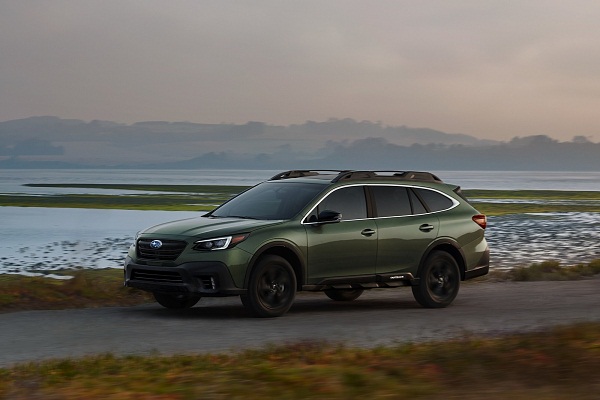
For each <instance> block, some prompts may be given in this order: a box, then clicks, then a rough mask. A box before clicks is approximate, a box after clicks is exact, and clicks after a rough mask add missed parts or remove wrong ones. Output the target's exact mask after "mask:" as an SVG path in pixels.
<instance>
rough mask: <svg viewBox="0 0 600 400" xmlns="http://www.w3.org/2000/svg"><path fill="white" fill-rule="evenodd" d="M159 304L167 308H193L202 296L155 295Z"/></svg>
mask: <svg viewBox="0 0 600 400" xmlns="http://www.w3.org/2000/svg"><path fill="white" fill-rule="evenodd" d="M153 294H154V298H155V299H156V301H157V303H158V304H160V305H161V306H163V307H165V308H171V309H184V308H191V307H193V306H194V305H195V304H196V303H197V302H198V301H199V300H200V296H197V295H194V296H190V295H185V294H170V293H153Z"/></svg>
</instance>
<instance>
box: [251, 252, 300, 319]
mask: <svg viewBox="0 0 600 400" xmlns="http://www.w3.org/2000/svg"><path fill="white" fill-rule="evenodd" d="M240 297H241V300H242V304H243V305H244V306H245V307H246V308H247V309H248V310H249V311H250V312H251V313H252V314H253V315H255V316H257V317H262V318H270V317H279V316H281V315H283V314H285V313H286V312H287V311H288V310H289V309H290V307H291V306H292V303H293V302H294V298H295V297H296V274H294V270H293V268H292V266H291V265H290V263H289V262H287V260H286V259H284V258H282V257H279V256H275V255H269V256H266V257H264V258H262V259H261V260H260V261H259V262H258V264H257V265H256V267H255V268H254V270H253V271H252V274H251V275H250V282H249V284H248V294H247V295H242V296H240Z"/></svg>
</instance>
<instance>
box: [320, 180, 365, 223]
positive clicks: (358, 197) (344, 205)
mask: <svg viewBox="0 0 600 400" xmlns="http://www.w3.org/2000/svg"><path fill="white" fill-rule="evenodd" d="M324 210H332V211H337V212H339V213H341V214H342V221H346V220H349V219H362V218H367V202H366V200H365V191H364V189H363V187H362V186H351V187H346V188H343V189H339V190H336V191H335V192H333V193H331V194H329V196H327V197H326V198H325V199H324V200H323V201H322V202H321V203H319V206H318V207H317V213H319V212H321V211H324Z"/></svg>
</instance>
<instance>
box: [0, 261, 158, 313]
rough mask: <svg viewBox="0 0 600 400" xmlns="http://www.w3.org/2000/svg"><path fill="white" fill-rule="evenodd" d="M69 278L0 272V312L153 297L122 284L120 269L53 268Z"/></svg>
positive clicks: (137, 301) (105, 304)
mask: <svg viewBox="0 0 600 400" xmlns="http://www.w3.org/2000/svg"><path fill="white" fill-rule="evenodd" d="M55 274H62V275H66V276H72V278H71V279H67V280H62V279H48V278H43V277H29V276H22V275H0V312H10V311H23V310H50V309H64V308H85V307H87V308H89V307H108V306H129V305H135V304H140V303H145V302H149V301H153V299H152V296H151V295H149V294H148V293H146V292H142V291H138V290H135V289H130V288H124V287H123V271H122V270H120V269H102V270H94V269H82V270H77V271H63V272H62V273H61V272H55Z"/></svg>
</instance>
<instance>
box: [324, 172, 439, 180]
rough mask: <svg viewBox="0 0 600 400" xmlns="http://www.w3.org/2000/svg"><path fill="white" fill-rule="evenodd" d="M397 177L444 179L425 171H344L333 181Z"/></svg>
mask: <svg viewBox="0 0 600 400" xmlns="http://www.w3.org/2000/svg"><path fill="white" fill-rule="evenodd" d="M369 178H374V179H397V180H407V181H425V182H438V183H442V180H441V179H440V178H438V177H437V176H436V175H434V174H432V173H431V172H423V171H343V172H341V173H340V174H339V175H338V176H336V177H335V178H334V179H333V180H332V182H339V181H341V180H347V179H369Z"/></svg>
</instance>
